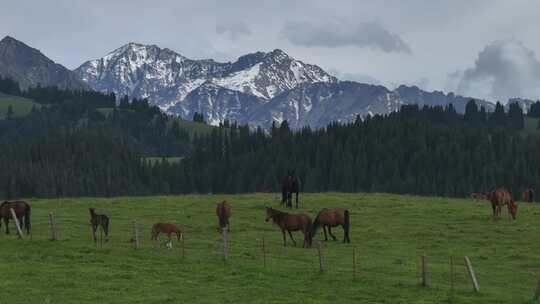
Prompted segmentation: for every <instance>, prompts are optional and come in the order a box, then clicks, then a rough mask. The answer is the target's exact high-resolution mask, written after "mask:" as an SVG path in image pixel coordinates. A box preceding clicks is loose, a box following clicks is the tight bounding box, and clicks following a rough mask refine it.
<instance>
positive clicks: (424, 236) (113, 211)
mask: <svg viewBox="0 0 540 304" xmlns="http://www.w3.org/2000/svg"><path fill="white" fill-rule="evenodd" d="M221 199H227V200H229V201H230V202H232V204H233V217H232V219H231V225H232V227H231V233H230V239H231V240H230V247H231V250H230V252H231V259H230V261H229V262H228V263H224V262H223V261H222V249H221V242H220V237H219V235H218V233H217V232H216V224H217V221H216V218H215V215H214V203H215V202H216V201H218V200H221ZM30 202H31V203H32V204H33V222H34V226H33V227H34V235H33V240H31V241H30V240H25V241H18V240H17V239H16V238H15V237H14V236H13V235H11V236H6V235H4V234H0V260H2V261H3V262H2V263H0V273H1V274H2V277H3V278H4V279H3V280H0V303H10V304H13V303H128V302H129V303H186V302H199V303H304V302H309V303H339V302H349V303H350V302H353V301H355V302H365V303H436V302H437V303H441V302H447V301H449V300H450V299H451V297H450V283H449V280H450V267H449V257H450V255H453V256H454V257H455V259H454V265H455V268H454V273H455V275H454V281H455V283H454V290H455V292H454V295H453V298H452V299H453V300H454V301H455V302H456V303H527V302H529V300H530V299H531V298H532V295H533V291H534V287H535V284H536V279H537V276H538V271H539V270H540V262H539V261H540V251H539V250H538V249H539V248H538V247H539V245H538V244H539V242H538V240H539V235H540V227H539V225H537V223H538V222H539V220H540V212H539V211H540V210H539V209H538V207H537V206H535V205H529V204H525V203H523V204H521V206H520V210H519V214H518V220H517V221H516V222H510V221H509V220H508V219H507V218H506V210H505V212H504V213H503V215H504V217H503V219H502V220H500V221H498V222H494V221H492V220H491V218H490V212H491V209H490V208H489V207H488V205H487V203H486V202H478V203H475V202H472V201H468V200H451V199H443V198H421V197H414V196H398V195H387V194H335V193H328V194H308V195H306V196H305V198H304V203H305V206H306V207H307V209H303V210H302V211H307V212H308V213H309V214H311V215H314V214H315V212H316V211H317V210H319V209H320V208H322V207H327V206H340V207H347V208H349V209H350V210H351V213H352V217H351V223H352V229H351V239H352V242H353V243H352V244H350V245H344V244H341V243H339V242H326V243H324V245H323V246H324V252H325V253H326V260H327V267H328V272H327V273H325V274H319V273H318V261H317V256H316V250H315V249H302V248H300V247H297V248H294V247H287V248H284V247H283V246H282V243H281V234H280V233H279V232H278V230H277V228H276V227H275V226H273V225H271V224H270V223H265V222H264V209H263V207H264V206H266V205H269V204H274V205H276V204H277V202H276V201H275V200H274V198H273V196H272V195H271V194H253V195H240V196H210V195H199V196H178V197H140V198H129V197H126V198H110V199H94V198H80V199H61V200H37V199H32V200H30ZM90 206H94V207H97V208H98V210H99V211H103V210H105V211H106V212H107V214H109V216H110V217H111V229H112V235H111V242H110V243H109V244H107V245H106V246H105V248H103V249H101V250H100V249H97V248H96V247H95V246H94V245H93V243H92V242H91V240H90V230H89V227H88V207H90ZM51 210H54V211H55V213H56V214H57V221H58V226H59V228H60V232H59V234H60V238H61V240H60V241H59V242H56V243H55V242H51V241H48V240H47V239H48V230H47V214H48V212H49V211H51ZM134 218H137V219H138V221H139V223H140V225H141V229H142V230H141V234H142V248H141V249H140V250H139V251H134V250H133V249H132V247H131V244H130V243H128V239H129V238H130V237H131V220H132V219H134ZM157 221H176V222H178V223H181V224H182V225H184V226H185V227H186V229H187V231H188V232H187V235H186V258H185V259H182V258H181V256H180V254H179V247H178V246H177V245H176V243H175V247H174V250H166V249H164V248H163V247H162V248H161V249H159V250H153V249H152V248H151V243H150V241H149V232H150V227H151V224H152V223H154V222H157ZM334 233H335V234H336V235H337V236H338V237H339V238H341V237H342V231H341V229H335V230H334ZM263 234H264V235H265V237H266V241H267V250H268V257H267V267H266V268H264V267H263V263H262V256H261V255H262V254H261V239H262V236H263ZM295 237H296V239H297V242H298V243H300V244H301V236H300V234H299V233H296V234H295ZM317 238H318V239H319V240H320V239H321V233H319V235H318V237H317ZM353 248H356V250H357V260H358V279H357V280H356V281H354V282H353V281H352V279H351V277H352V274H351V255H352V250H353ZM421 254H426V255H427V256H428V258H429V268H430V270H431V281H432V287H431V288H429V289H426V288H422V287H420V286H419V283H420V281H419V271H418V269H419V256H420V255H421ZM463 255H468V256H469V257H470V258H471V261H472V263H473V265H474V267H475V270H476V273H477V276H478V280H479V283H480V287H481V292H480V293H479V294H475V293H473V292H472V291H471V285H470V282H469V281H468V279H467V276H466V273H465V268H464V266H463ZM10 289H11V290H17V292H7V290H10Z"/></svg>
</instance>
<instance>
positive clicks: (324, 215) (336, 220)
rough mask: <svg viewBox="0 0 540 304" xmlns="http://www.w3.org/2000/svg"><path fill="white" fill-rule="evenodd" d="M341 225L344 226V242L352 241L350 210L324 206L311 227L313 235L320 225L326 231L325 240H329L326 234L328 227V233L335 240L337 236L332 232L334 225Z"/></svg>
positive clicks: (312, 235)
mask: <svg viewBox="0 0 540 304" xmlns="http://www.w3.org/2000/svg"><path fill="white" fill-rule="evenodd" d="M337 226H341V227H343V243H350V242H351V240H350V239H349V227H350V224H349V210H347V209H341V208H332V209H328V208H324V209H323V210H321V211H320V212H319V214H317V217H316V218H315V220H314V221H313V226H312V227H311V237H312V238H313V237H314V236H315V233H317V229H318V228H319V227H322V228H323V231H324V240H325V241H328V237H327V235H326V229H327V228H328V233H329V234H330V236H331V237H332V239H333V240H334V241H335V240H336V237H335V236H334V235H333V234H332V227H337Z"/></svg>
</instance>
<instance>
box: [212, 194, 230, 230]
mask: <svg viewBox="0 0 540 304" xmlns="http://www.w3.org/2000/svg"><path fill="white" fill-rule="evenodd" d="M216 215H217V217H218V225H219V226H218V230H223V229H225V227H227V232H229V231H230V224H229V218H230V217H231V205H230V204H229V203H227V201H223V202H221V203H219V204H217V205H216Z"/></svg>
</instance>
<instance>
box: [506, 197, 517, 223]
mask: <svg viewBox="0 0 540 304" xmlns="http://www.w3.org/2000/svg"><path fill="white" fill-rule="evenodd" d="M517 211H518V205H517V204H516V202H514V200H511V201H510V203H509V204H508V212H509V213H510V215H511V216H512V219H514V220H515V219H516V216H517Z"/></svg>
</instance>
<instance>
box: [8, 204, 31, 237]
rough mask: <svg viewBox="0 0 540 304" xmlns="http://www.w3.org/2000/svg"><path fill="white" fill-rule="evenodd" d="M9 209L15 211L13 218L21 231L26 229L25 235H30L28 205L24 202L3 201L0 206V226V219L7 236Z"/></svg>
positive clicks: (9, 217) (10, 216)
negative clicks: (2, 221) (4, 226)
mask: <svg viewBox="0 0 540 304" xmlns="http://www.w3.org/2000/svg"><path fill="white" fill-rule="evenodd" d="M10 209H13V211H15V217H16V218H17V221H18V222H19V226H20V227H21V229H25V228H26V234H30V226H31V225H30V209H31V207H30V205H29V204H28V203H27V202H25V201H5V202H3V203H2V204H1V205H0V226H1V225H2V223H1V219H4V224H5V225H6V234H9V220H10V219H12V215H11V210H10ZM23 219H24V221H23Z"/></svg>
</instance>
